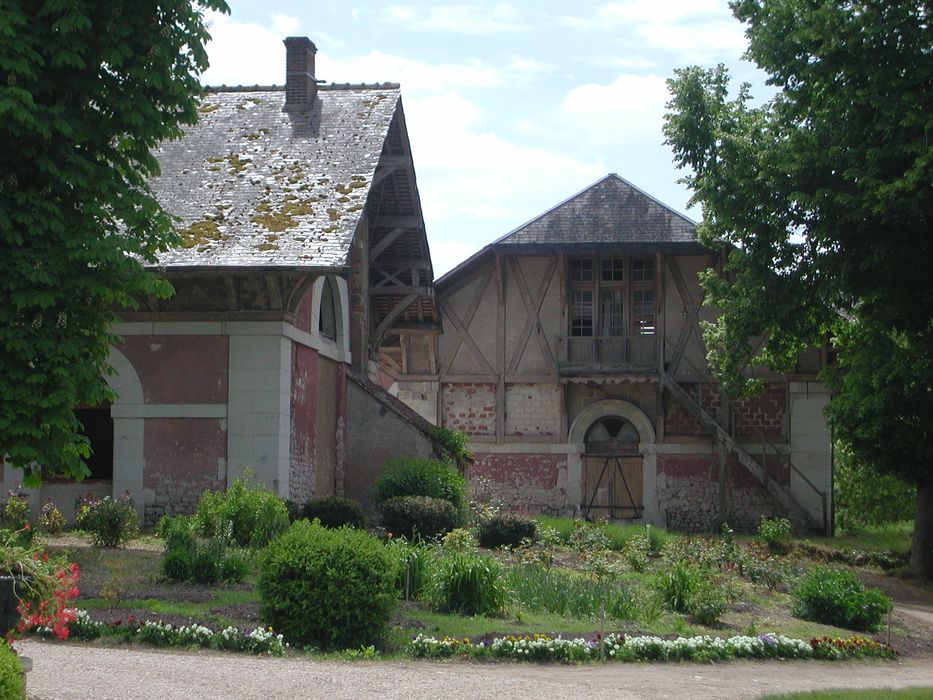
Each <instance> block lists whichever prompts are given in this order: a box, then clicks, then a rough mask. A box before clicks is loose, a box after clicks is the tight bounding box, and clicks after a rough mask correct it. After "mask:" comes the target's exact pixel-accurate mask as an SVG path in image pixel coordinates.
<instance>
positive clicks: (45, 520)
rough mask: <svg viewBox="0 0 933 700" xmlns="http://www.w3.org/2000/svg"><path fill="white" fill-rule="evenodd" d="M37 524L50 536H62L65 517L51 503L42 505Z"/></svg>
mask: <svg viewBox="0 0 933 700" xmlns="http://www.w3.org/2000/svg"><path fill="white" fill-rule="evenodd" d="M37 524H38V525H39V527H40V528H42V531H43V532H44V533H46V534H48V535H52V536H53V537H54V536H55V535H60V534H61V533H62V530H64V529H65V516H64V515H62V512H61V511H60V510H59V509H58V508H57V507H56V505H55V504H54V503H52V502H51V501H49V502H47V503H43V504H42V512H41V513H39V519H38V521H37Z"/></svg>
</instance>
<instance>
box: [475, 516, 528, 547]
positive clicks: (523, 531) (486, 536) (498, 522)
mask: <svg viewBox="0 0 933 700" xmlns="http://www.w3.org/2000/svg"><path fill="white" fill-rule="evenodd" d="M477 531H478V534H479V543H480V545H482V546H483V547H488V548H489V549H496V548H498V547H518V546H519V545H520V544H521V543H522V540H529V541H534V538H535V534H536V533H537V531H538V523H536V522H535V521H534V520H529V519H528V518H524V517H522V516H520V515H515V514H514V513H500V514H499V515H495V516H493V517H491V518H486V519H485V520H481V521H480V523H479V527H478V528H477Z"/></svg>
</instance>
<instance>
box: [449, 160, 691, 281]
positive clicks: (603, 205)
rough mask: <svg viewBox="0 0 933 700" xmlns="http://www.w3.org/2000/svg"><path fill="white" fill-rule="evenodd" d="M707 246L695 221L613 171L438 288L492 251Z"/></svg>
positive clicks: (470, 260) (575, 251)
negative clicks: (700, 236) (702, 244)
mask: <svg viewBox="0 0 933 700" xmlns="http://www.w3.org/2000/svg"><path fill="white" fill-rule="evenodd" d="M703 250H705V248H703V246H701V245H700V244H699V243H698V242H697V235H696V224H695V223H694V222H693V221H692V220H690V219H688V218H687V217H686V216H684V215H683V214H680V213H679V212H677V211H675V210H674V209H671V208H670V207H669V206H667V205H666V204H663V203H662V202H659V201H658V200H657V199H655V198H654V197H652V196H651V195H649V194H647V193H646V192H644V191H642V190H640V189H638V188H637V187H635V185H633V184H632V183H630V182H629V181H628V180H625V179H624V178H621V177H619V176H618V175H616V174H615V173H610V174H609V175H607V176H606V177H604V178H602V179H601V180H598V181H597V182H595V183H593V184H592V185H590V186H589V187H587V188H586V189H584V190H583V191H581V192H578V193H577V194H575V195H573V196H572V197H570V198H568V199H565V200H564V201H563V202H561V203H560V204H558V205H557V206H555V207H553V208H551V209H548V210H547V211H546V212H544V213H543V214H541V215H540V216H537V217H535V218H534V219H532V220H531V221H529V222H528V223H526V224H522V225H521V226H519V227H518V228H517V229H515V230H513V231H511V232H509V233H507V234H505V235H504V236H502V237H501V238H499V239H497V240H496V241H493V242H492V243H490V244H489V245H487V246H486V247H485V248H483V249H482V250H480V251H479V252H477V253H475V254H474V255H472V256H471V257H470V258H468V259H467V260H465V261H463V262H462V263H460V264H459V265H458V266H457V267H455V268H453V269H452V270H450V271H449V272H447V273H446V274H444V275H443V276H442V277H440V278H439V279H438V280H437V282H436V285H437V286H438V287H439V288H442V287H445V286H447V285H449V284H452V283H453V282H454V281H455V280H456V279H459V278H460V277H461V276H462V275H463V274H464V273H465V272H466V271H467V270H469V269H471V268H472V267H473V266H474V265H476V264H477V263H478V262H479V261H480V260H482V259H483V258H485V257H486V256H488V255H491V254H492V253H493V252H494V251H499V252H502V253H505V254H521V253H526V254H529V255H546V254H550V253H559V252H564V253H571V254H576V255H590V254H592V255H598V254H601V253H606V252H618V253H628V254H638V253H642V254H643V253H650V252H655V251H673V252H681V253H694V252H701V251H703Z"/></svg>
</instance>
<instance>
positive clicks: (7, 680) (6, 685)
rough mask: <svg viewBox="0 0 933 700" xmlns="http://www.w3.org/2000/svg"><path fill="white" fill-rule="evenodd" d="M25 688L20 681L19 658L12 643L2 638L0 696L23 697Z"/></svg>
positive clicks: (0, 646) (0, 647)
mask: <svg viewBox="0 0 933 700" xmlns="http://www.w3.org/2000/svg"><path fill="white" fill-rule="evenodd" d="M22 693H23V689H22V687H21V686H20V682H19V659H18V658H17V656H16V653H15V652H14V651H13V649H11V648H10V645H9V644H7V643H6V642H5V641H3V640H0V698H4V699H6V698H10V700H13V698H21V697H23V694H22Z"/></svg>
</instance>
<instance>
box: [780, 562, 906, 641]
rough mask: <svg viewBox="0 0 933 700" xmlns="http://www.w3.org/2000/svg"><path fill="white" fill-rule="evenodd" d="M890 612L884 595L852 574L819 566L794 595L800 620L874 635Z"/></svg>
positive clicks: (805, 578)
mask: <svg viewBox="0 0 933 700" xmlns="http://www.w3.org/2000/svg"><path fill="white" fill-rule="evenodd" d="M890 609H891V600H890V599H889V598H888V597H887V596H886V595H885V594H884V593H882V592H881V591H879V590H878V589H876V588H869V589H866V588H865V586H863V585H862V582H861V581H859V580H858V577H857V576H856V575H855V574H853V573H851V572H849V571H842V570H835V569H827V568H825V567H822V566H818V567H816V568H814V569H812V570H811V571H810V573H808V574H807V575H806V576H805V577H804V579H803V581H802V582H801V583H800V585H799V586H798V587H797V589H796V590H795V591H794V609H793V614H794V615H795V616H796V617H800V618H803V619H804V620H812V621H813V622H822V623H823V624H825V625H835V626H836V627H845V628H846V629H851V630H858V631H865V632H874V631H875V630H876V629H878V626H879V625H880V624H881V620H882V618H883V617H884V615H885V614H887V613H888V611H889V610H890Z"/></svg>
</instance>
